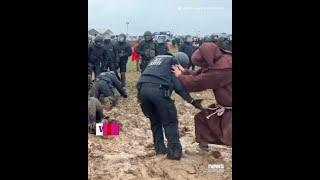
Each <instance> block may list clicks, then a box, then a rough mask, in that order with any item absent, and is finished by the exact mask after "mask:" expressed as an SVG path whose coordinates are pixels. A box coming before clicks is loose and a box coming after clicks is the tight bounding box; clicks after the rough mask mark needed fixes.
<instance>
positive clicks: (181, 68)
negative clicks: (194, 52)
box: [176, 64, 184, 72]
mask: <svg viewBox="0 0 320 180" xmlns="http://www.w3.org/2000/svg"><path fill="white" fill-rule="evenodd" d="M176 66H177V67H178V68H179V69H180V70H181V71H182V72H184V68H183V67H182V66H181V65H180V64H178V65H176Z"/></svg>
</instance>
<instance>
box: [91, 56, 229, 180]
mask: <svg viewBox="0 0 320 180" xmlns="http://www.w3.org/2000/svg"><path fill="white" fill-rule="evenodd" d="M130 63H131V62H130ZM130 63H129V65H130ZM131 66H132V63H131ZM138 77H139V73H138V72H136V71H135V68H134V66H132V68H131V69H129V72H127V89H128V94H129V97H128V98H127V99H124V98H121V97H120V96H119V94H117V96H118V97H119V102H118V105H117V107H114V108H113V109H112V110H111V111H109V112H104V113H105V115H107V116H109V117H110V118H111V119H116V120H118V121H119V122H120V123H121V130H120V136H118V137H113V138H104V137H100V136H95V135H91V134H88V159H89V166H88V173H89V176H88V178H89V179H90V180H100V179H101V180H102V179H103V180H104V179H105V180H113V179H123V180H129V179H134V180H141V179H154V180H156V179H158V180H161V179H168V180H171V179H178V180H180V179H210V180H230V179H232V178H231V176H232V173H231V172H232V160H231V158H232V157H231V151H232V149H231V148H228V147H226V146H219V145H210V152H209V153H205V152H202V151H199V149H198V147H197V145H198V144H197V143H195V136H194V121H193V117H194V115H195V114H196V113H197V112H199V110H197V109H195V108H193V107H192V106H191V105H189V104H188V103H186V102H184V101H183V100H182V98H180V97H179V96H177V95H176V94H173V97H172V98H173V99H174V100H175V102H176V107H177V110H178V119H179V131H180V140H181V144H182V147H183V152H184V155H183V157H182V158H181V160H180V161H175V160H167V159H166V155H155V152H154V149H153V145H152V135H151V130H150V123H149V119H147V118H146V117H145V116H144V115H143V113H142V111H141V108H140V106H139V105H138V104H137V98H136V89H135V82H136V80H137V79H138ZM191 95H192V96H193V97H195V98H204V99H206V100H205V101H204V102H203V105H205V106H206V105H209V104H212V99H213V95H212V92H211V91H205V92H201V93H192V94H191ZM217 152H220V154H221V156H220V157H219V153H217ZM208 164H210V165H220V164H223V166H224V170H223V172H214V171H215V170H216V171H218V170H217V169H208ZM211 167H212V166H211ZM220 170H221V169H220Z"/></svg>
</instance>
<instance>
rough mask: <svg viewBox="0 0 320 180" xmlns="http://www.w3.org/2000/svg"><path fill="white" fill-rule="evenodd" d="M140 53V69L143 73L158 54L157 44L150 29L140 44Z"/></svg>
mask: <svg viewBox="0 0 320 180" xmlns="http://www.w3.org/2000/svg"><path fill="white" fill-rule="evenodd" d="M138 53H139V54H140V55H141V62H140V70H141V73H142V72H143V71H144V69H145V68H146V67H147V65H148V63H149V62H150V60H151V59H152V58H153V57H155V56H156V55H157V52H156V44H155V43H154V42H153V40H152V33H151V32H150V31H146V32H145V33H144V40H143V41H141V43H140V44H139V47H138Z"/></svg>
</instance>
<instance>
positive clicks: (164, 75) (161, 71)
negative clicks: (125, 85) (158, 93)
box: [137, 55, 192, 102]
mask: <svg viewBox="0 0 320 180" xmlns="http://www.w3.org/2000/svg"><path fill="white" fill-rule="evenodd" d="M174 64H178V62H177V61H176V60H175V59H174V58H173V57H172V56H169V55H159V56H156V57H154V58H153V59H152V60H151V61H150V62H149V64H148V66H147V67H146V69H145V70H144V71H143V73H142V74H141V76H140V78H139V80H138V82H137V87H138V88H139V87H140V86H141V84H143V83H154V84H159V87H160V85H161V86H162V87H163V88H165V89H168V90H169V91H170V95H171V93H172V91H173V90H174V91H175V92H176V93H177V94H179V95H180V96H181V97H182V98H183V99H184V100H186V101H188V102H190V101H191V100H192V98H191V96H190V94H189V93H187V92H186V90H185V89H184V87H183V85H182V83H181V81H180V80H179V79H178V78H176V76H175V75H174V74H173V73H172V65H174Z"/></svg>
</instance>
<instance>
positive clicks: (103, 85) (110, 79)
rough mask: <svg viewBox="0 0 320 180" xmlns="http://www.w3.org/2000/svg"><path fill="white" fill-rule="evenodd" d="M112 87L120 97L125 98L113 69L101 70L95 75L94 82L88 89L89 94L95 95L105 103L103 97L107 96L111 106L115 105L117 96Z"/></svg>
mask: <svg viewBox="0 0 320 180" xmlns="http://www.w3.org/2000/svg"><path fill="white" fill-rule="evenodd" d="M114 88H116V89H117V90H118V92H119V93H120V94H121V96H122V97H124V98H127V93H126V91H125V89H124V88H123V86H122V84H121V82H120V81H119V80H118V78H117V76H116V75H115V73H114V72H113V71H109V72H103V73H101V74H100V75H99V76H98V77H97V79H96V82H94V84H93V85H92V87H91V89H90V90H89V96H90V97H96V98H97V99H99V100H100V101H101V102H103V103H105V102H104V99H105V98H108V101H109V102H110V103H111V106H115V105H116V103H117V98H116V97H115V95H114V92H113V89H114Z"/></svg>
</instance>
